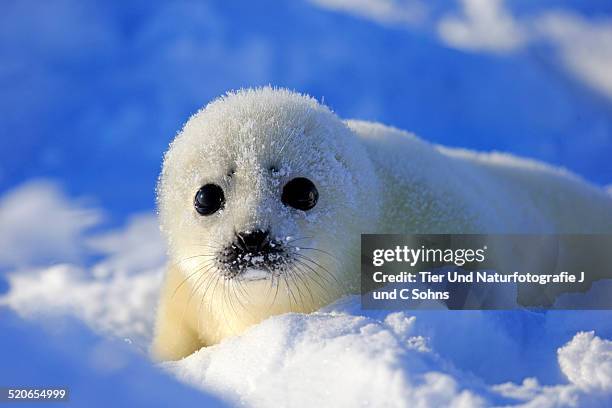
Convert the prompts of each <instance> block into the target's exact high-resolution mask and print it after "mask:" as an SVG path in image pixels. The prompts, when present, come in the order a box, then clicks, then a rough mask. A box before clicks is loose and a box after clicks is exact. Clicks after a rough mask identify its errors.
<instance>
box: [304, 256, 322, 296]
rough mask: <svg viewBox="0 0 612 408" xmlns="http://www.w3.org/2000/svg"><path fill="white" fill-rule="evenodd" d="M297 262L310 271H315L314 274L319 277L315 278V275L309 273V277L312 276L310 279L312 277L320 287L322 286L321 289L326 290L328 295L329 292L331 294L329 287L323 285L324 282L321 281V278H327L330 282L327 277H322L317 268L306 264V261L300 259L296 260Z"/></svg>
mask: <svg viewBox="0 0 612 408" xmlns="http://www.w3.org/2000/svg"><path fill="white" fill-rule="evenodd" d="M296 263H297V264H298V265H302V266H303V267H305V268H308V269H309V270H310V271H312V273H314V275H315V276H316V277H317V278H318V279H315V276H311V275H310V274H307V275H309V276H308V277H309V278H310V279H311V280H312V281H313V282H314V283H315V284H316V285H317V286H319V287H320V288H321V290H323V292H325V294H326V295H328V294H329V289H328V288H327V287H325V286H324V285H323V284H322V283H321V282H320V281H319V279H323V280H325V281H326V282H328V283H329V281H328V280H327V279H326V278H324V277H322V276H321V275H320V274H319V272H317V271H316V270H315V269H313V268H311V267H310V266H309V265H307V264H305V263H304V262H302V261H299V260H296Z"/></svg>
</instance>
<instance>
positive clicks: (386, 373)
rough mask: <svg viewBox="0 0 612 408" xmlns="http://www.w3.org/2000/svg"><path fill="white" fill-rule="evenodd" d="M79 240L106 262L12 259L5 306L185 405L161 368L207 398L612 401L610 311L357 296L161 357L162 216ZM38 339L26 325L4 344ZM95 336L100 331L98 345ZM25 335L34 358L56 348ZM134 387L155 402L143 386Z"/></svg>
mask: <svg viewBox="0 0 612 408" xmlns="http://www.w3.org/2000/svg"><path fill="white" fill-rule="evenodd" d="M32 185H40V184H37V183H36V182H34V184H32ZM25 187H27V186H22V187H19V189H23V188H25ZM8 194H9V195H10V194H12V193H11V192H9V193H8ZM49 194H51V195H55V196H56V197H62V200H63V201H64V204H65V205H66V206H68V207H70V208H73V207H72V206H74V203H73V202H72V201H71V200H70V199H69V198H67V197H65V196H63V195H62V194H61V193H59V190H56V191H55V192H51V190H48V189H44V188H43V189H41V190H40V200H41V202H46V199H47V198H48V197H46V195H49ZM58 194H59V195H58ZM60 201H61V200H60ZM84 209H87V207H84ZM83 214H87V216H89V211H84V212H83ZM24 228H26V229H27V231H28V232H27V233H28V234H33V233H35V232H36V231H34V230H32V229H31V228H29V226H27V225H24ZM32 231H34V232H32ZM3 233H4V232H3V231H2V232H0V234H3ZM41 233H42V234H47V233H48V232H44V231H43V232H41ZM34 238H35V237H33V239H34ZM73 239H74V240H75V241H79V242H87V243H88V244H87V245H88V247H89V248H91V249H90V250H92V251H97V252H96V253H97V254H98V255H99V257H98V260H97V261H95V262H93V263H92V264H89V265H88V264H83V263H79V262H76V261H70V262H63V263H60V264H56V265H53V266H42V265H37V264H34V265H28V264H27V263H22V264H20V265H19V266H17V267H14V268H12V269H11V272H8V273H7V274H6V275H5V277H6V279H7V281H8V283H9V288H8V291H7V292H6V293H4V294H2V295H0V312H2V313H3V314H6V313H7V309H6V308H7V307H8V309H9V310H12V311H13V312H15V313H17V315H19V316H21V317H22V318H23V319H25V321H26V322H29V323H27V324H29V325H34V326H35V327H36V329H34V330H35V331H36V330H43V329H44V330H51V332H52V333H53V336H51V337H48V338H50V339H55V340H49V341H53V344H54V346H53V348H52V349H51V351H50V352H49V353H48V354H45V355H46V356H47V357H40V358H39V360H38V361H39V362H40V364H50V361H51V360H50V359H51V358H53V359H54V361H55V359H59V360H61V361H62V362H63V364H66V367H71V368H66V370H68V371H70V370H77V372H79V373H82V374H81V375H86V373H92V374H90V376H86V378H96V377H95V376H96V375H99V374H95V373H103V374H104V373H106V374H104V375H107V376H108V375H109V374H112V375H113V376H115V377H113V378H118V379H120V378H124V377H122V376H125V375H127V374H126V370H127V368H126V367H130V365H131V364H135V367H138V368H137V369H136V368H134V369H133V370H135V371H134V372H132V373H131V374H130V378H132V377H133V376H134V375H136V376H137V377H138V378H143V381H149V383H147V384H150V385H151V386H152V387H157V388H156V392H158V393H159V392H160V391H159V389H162V390H164V389H166V388H167V389H168V390H174V391H172V392H173V393H176V394H172V395H173V398H176V400H177V401H179V400H180V401H183V400H185V398H187V395H190V394H189V393H188V391H189V390H188V389H182V388H180V387H179V389H180V391H177V388H176V387H177V385H172V384H174V383H173V382H172V379H171V378H169V379H163V378H165V377H163V376H162V377H159V375H160V373H161V372H164V371H165V372H167V373H170V374H171V375H172V376H174V377H175V378H177V379H178V380H180V381H181V382H184V383H187V384H190V385H192V386H194V387H195V388H197V389H199V390H201V391H202V398H209V397H208V396H210V395H214V396H217V397H219V398H221V399H223V400H225V401H226V402H229V403H230V404H233V405H235V404H246V405H248V406H262V407H266V406H297V407H300V406H321V405H322V404H324V405H326V406H365V405H373V406H381V405H384V406H406V405H410V406H417V407H429V406H451V407H478V406H491V405H503V406H524V407H557V406H594V407H597V406H608V405H609V404H610V403H611V402H612V342H611V341H610V340H608V339H610V338H612V326H611V325H610V323H609V322H610V312H608V311H551V312H547V313H533V312H528V311H501V312H499V311H453V312H445V311H424V310H415V311H409V312H387V311H364V310H361V308H360V304H359V300H358V298H357V297H347V298H344V299H341V300H339V301H338V302H336V303H335V304H333V305H330V306H328V307H326V308H323V309H322V310H320V311H318V312H316V313H313V314H310V315H304V314H285V315H280V316H275V317H271V318H269V319H267V320H265V321H263V322H262V323H261V324H259V325H256V326H254V327H252V328H251V329H249V330H248V331H247V332H246V333H244V334H243V335H241V336H237V337H232V338H228V339H226V340H225V341H223V342H222V343H220V344H218V345H216V346H213V347H208V348H204V349H201V350H200V351H198V352H196V353H194V354H193V355H191V356H189V357H187V358H185V359H183V360H181V361H176V362H168V363H162V364H160V365H156V364H154V363H152V362H147V361H146V359H145V357H146V355H145V353H146V352H147V348H148V345H149V342H150V340H151V334H152V328H153V315H154V310H155V307H156V301H157V292H158V290H159V284H160V279H161V274H162V271H163V265H164V262H165V257H164V255H163V244H162V242H161V239H160V238H159V233H158V229H157V223H156V220H155V216H154V215H153V214H141V215H137V216H134V217H132V218H131V219H130V220H129V221H128V222H127V224H126V225H125V226H123V227H120V228H118V229H116V230H114V231H111V232H99V231H97V230H96V229H95V228H92V229H84V230H82V232H81V233H80V234H77V236H74V238H73ZM3 306H4V307H3ZM65 319H72V320H76V321H77V322H78V321H80V322H82V323H83V324H84V325H85V327H83V328H80V329H79V330H77V331H75V330H68V329H66V328H65V325H63V324H58V323H57V322H60V321H64V320H65ZM3 324H4V325H5V324H6V320H4V323H3ZM87 327H88V328H87ZM11 329H12V330H14V328H11ZM92 332H93V333H92ZM3 333H4V332H3ZM15 336H21V337H15ZM31 336H32V334H28V332H18V334H15V335H11V336H10V337H7V339H8V338H10V339H12V340H11V341H19V340H17V339H19V338H30V337H31ZM58 336H59V337H58ZM92 338H93V339H99V340H94V341H93V343H94V346H89V345H88V344H89V343H88V341H89V342H91V341H92V340H91V339H92ZM30 342H31V341H30ZM4 344H5V345H7V344H8V343H6V341H5V342H4ZM28 344H29V345H28V346H27V347H29V349H27V350H31V352H32V353H34V352H37V349H38V348H40V347H42V348H44V347H49V345H48V344H39V345H36V343H33V344H31V343H28ZM75 344H76V345H78V346H75ZM83 344H85V345H83ZM9 347H10V345H9ZM23 347H26V346H23ZM37 353H40V352H37ZM33 355H38V354H36V353H34V354H33ZM49 356H51V357H49ZM53 356H61V358H60V357H57V358H56V357H53ZM75 366H76V367H78V369H75V368H74V367H75ZM162 379H163V380H162ZM92 381H93V380H92ZM117 381H119V380H117ZM121 381H124V380H121ZM125 381H127V382H126V384H128V383H129V381H128V380H125ZM130 384H131V383H130ZM152 384H155V385H152ZM160 384H161V385H160ZM123 387H124V388H122V390H123V391H122V392H124V393H127V394H130V393H133V394H134V395H135V396H134V398H136V399H138V398H144V397H143V396H142V395H141V394H139V392H142V391H138V389H134V388H129V387H128V386H127V385H125V386H123ZM126 387H128V388H126ZM146 387H149V385H146V386H145V388H146ZM160 387H161V388H160ZM168 392H170V391H168ZM160 398H161V397H160ZM165 398H166V400H167V398H168V396H167V395H166V397H165Z"/></svg>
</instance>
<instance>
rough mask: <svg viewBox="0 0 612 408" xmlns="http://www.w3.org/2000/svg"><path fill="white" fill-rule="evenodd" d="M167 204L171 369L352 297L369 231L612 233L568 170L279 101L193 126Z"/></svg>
mask: <svg viewBox="0 0 612 408" xmlns="http://www.w3.org/2000/svg"><path fill="white" fill-rule="evenodd" d="M158 206H159V214H160V220H161V226H162V231H163V232H164V234H165V236H166V238H167V240H168V245H169V255H170V259H171V263H170V266H169V268H168V272H167V276H166V280H165V284H164V287H163V289H162V294H161V300H160V305H159V310H158V319H157V327H156V334H155V340H154V344H153V352H154V354H155V356H156V357H157V358H158V359H163V360H167V359H178V358H181V357H184V356H187V355H189V354H191V353H192V352H194V351H195V350H197V349H199V348H200V347H202V346H206V345H211V344H215V343H217V342H219V341H220V340H222V339H223V338H225V337H227V336H231V335H235V334H238V333H241V332H242V331H244V330H245V329H246V328H248V327H249V326H251V325H253V324H255V323H257V322H259V321H261V320H263V319H264V318H266V317H268V316H270V315H274V314H279V313H285V312H289V311H297V312H311V311H314V310H317V309H318V308H320V307H321V306H323V305H325V304H327V303H329V302H331V301H333V300H335V299H337V298H339V297H340V296H342V295H343V294H346V293H351V292H355V291H356V290H357V288H358V271H359V262H360V259H359V242H360V234H361V233H376V232H378V233H468V232H474V233H484V232H521V233H525V232H559V231H562V232H596V231H603V232H606V231H608V232H609V231H612V199H611V198H610V197H609V196H608V195H606V194H605V193H603V192H602V191H600V190H598V189H597V188H595V187H592V186H590V185H588V184H586V183H584V182H583V181H581V180H579V179H578V178H577V177H575V176H573V175H571V174H569V173H567V172H565V171H562V170H558V169H555V168H552V167H549V166H546V165H543V164H541V163H537V162H532V161H527V160H521V159H517V158H514V157H511V156H506V155H501V154H488V155H485V154H477V153H473V152H469V151H464V150H452V149H446V148H442V147H438V146H434V145H431V144H429V143H427V142H424V141H422V140H420V139H418V138H417V137H415V136H414V135H411V134H408V133H406V132H403V131H400V130H397V129H393V128H389V127H386V126H383V125H379V124H374V123H367V122H360V121H346V122H344V121H342V120H341V119H339V118H338V117H337V116H335V115H334V114H333V113H332V112H331V111H330V110H329V109H327V108H326V107H324V106H322V105H320V104H318V103H317V102H316V101H315V100H314V99H312V98H309V97H306V96H303V95H300V94H297V93H293V92H290V91H287V90H282V89H280V90H279V89H272V88H262V89H256V90H244V91H240V92H237V93H231V94H228V95H227V96H225V97H223V98H220V99H218V100H216V101H214V102H212V103H211V104H209V105H208V106H207V107H206V108H204V109H203V110H201V111H200V112H198V113H197V114H196V115H194V116H193V117H192V118H191V119H190V120H189V121H188V122H187V124H186V125H185V127H184V128H183V130H182V131H181V133H180V134H179V135H178V136H177V138H176V139H175V141H174V142H173V143H172V145H171V146H170V149H169V150H168V152H167V153H166V156H165V160H164V166H163V171H162V174H161V176H160V181H159V186H158Z"/></svg>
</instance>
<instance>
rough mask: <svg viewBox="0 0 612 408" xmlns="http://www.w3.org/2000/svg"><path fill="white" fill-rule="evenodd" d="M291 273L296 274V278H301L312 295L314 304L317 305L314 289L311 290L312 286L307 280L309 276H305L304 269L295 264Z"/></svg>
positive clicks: (310, 295) (311, 298)
mask: <svg viewBox="0 0 612 408" xmlns="http://www.w3.org/2000/svg"><path fill="white" fill-rule="evenodd" d="M296 272H297V273H296ZM291 273H292V274H294V275H295V276H296V278H297V279H299V280H300V282H301V283H302V284H303V285H304V288H305V289H306V291H307V292H308V295H309V297H310V300H311V302H312V305H313V306H315V305H316V304H317V302H315V300H314V296H313V294H312V290H310V286H309V285H308V284H307V282H306V281H305V279H307V276H304V273H303V271H302V270H301V269H300V268H299V267H298V266H297V265H296V266H294V268H292V272H291Z"/></svg>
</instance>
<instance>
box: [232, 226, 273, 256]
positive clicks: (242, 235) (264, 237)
mask: <svg viewBox="0 0 612 408" xmlns="http://www.w3.org/2000/svg"><path fill="white" fill-rule="evenodd" d="M268 234H269V231H264V230H254V231H244V232H237V233H236V237H237V238H238V245H239V246H241V247H242V248H243V249H244V250H246V251H247V252H258V251H261V250H262V249H263V247H264V246H265V244H267V243H268Z"/></svg>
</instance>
